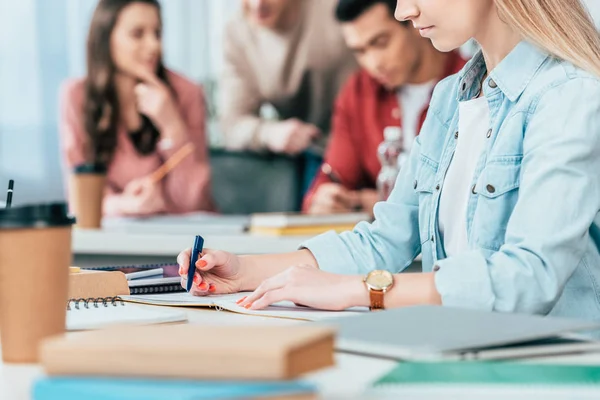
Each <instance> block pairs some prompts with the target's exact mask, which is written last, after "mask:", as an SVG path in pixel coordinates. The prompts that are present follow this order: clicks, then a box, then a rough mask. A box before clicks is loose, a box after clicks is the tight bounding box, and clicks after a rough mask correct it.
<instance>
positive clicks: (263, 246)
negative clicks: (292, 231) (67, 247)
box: [73, 228, 308, 267]
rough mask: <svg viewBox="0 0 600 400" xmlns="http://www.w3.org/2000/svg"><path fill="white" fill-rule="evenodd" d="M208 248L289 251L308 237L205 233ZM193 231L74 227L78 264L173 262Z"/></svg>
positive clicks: (190, 241)
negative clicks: (146, 231) (183, 232)
mask: <svg viewBox="0 0 600 400" xmlns="http://www.w3.org/2000/svg"><path fill="white" fill-rule="evenodd" d="M202 236H203V237H204V240H205V247H207V248H212V249H219V250H225V251H229V252H231V253H235V254H265V253H287V252H291V251H294V250H297V249H298V245H300V244H301V243H302V242H303V241H305V240H306V239H308V238H307V237H298V236H286V237H272V236H258V235H251V234H233V235H212V234H202ZM193 243H194V235H193V234H174V233H173V234H158V233H140V232H127V231H122V230H112V229H103V230H83V229H77V228H76V229H73V254H74V265H78V266H82V267H89V266H100V265H130V264H152V263H161V262H173V261H175V258H176V256H177V254H179V252H181V251H182V250H183V249H185V248H188V247H191V246H192V245H193Z"/></svg>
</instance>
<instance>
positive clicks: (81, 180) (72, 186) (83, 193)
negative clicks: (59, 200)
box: [69, 164, 106, 229]
mask: <svg viewBox="0 0 600 400" xmlns="http://www.w3.org/2000/svg"><path fill="white" fill-rule="evenodd" d="M105 183H106V167H104V166H103V165H100V164H83V165H79V166H77V167H76V168H75V169H74V170H73V173H72V175H71V180H70V182H69V200H70V202H71V207H72V210H73V212H74V214H75V216H76V217H77V227H78V228H84V229H99V228H100V227H101V225H102V198H103V196H104V185H105Z"/></svg>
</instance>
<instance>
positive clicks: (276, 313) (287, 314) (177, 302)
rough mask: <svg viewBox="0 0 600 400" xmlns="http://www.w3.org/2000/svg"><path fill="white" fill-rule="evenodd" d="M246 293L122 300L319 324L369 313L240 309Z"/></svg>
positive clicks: (286, 306)
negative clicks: (207, 308) (318, 322)
mask: <svg viewBox="0 0 600 400" xmlns="http://www.w3.org/2000/svg"><path fill="white" fill-rule="evenodd" d="M249 294H250V293H234V294H226V295H214V296H205V297H197V296H192V295H191V294H189V293H168V294H156V295H142V296H139V295H136V296H121V297H122V298H123V300H125V301H129V302H134V303H143V304H151V305H158V306H176V307H218V308H222V309H224V310H227V311H231V312H235V313H239V314H247V315H257V316H261V317H273V318H285V319H296V320H304V321H321V320H325V319H330V318H331V319H333V318H340V317H349V316H353V315H360V314H361V313H364V312H367V311H368V310H369V309H368V308H366V307H355V308H351V309H348V310H345V311H323V310H315V309H311V308H307V307H299V306H297V305H295V304H294V303H292V302H290V301H282V302H279V303H275V304H273V305H272V306H270V307H268V308H266V309H264V310H247V309H245V308H243V307H240V306H239V305H238V304H237V303H236V302H237V301H238V300H239V299H241V298H242V297H245V296H248V295H249Z"/></svg>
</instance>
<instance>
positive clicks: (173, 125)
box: [135, 73, 185, 143]
mask: <svg viewBox="0 0 600 400" xmlns="http://www.w3.org/2000/svg"><path fill="white" fill-rule="evenodd" d="M139 78H140V79H142V83H138V84H137V85H136V87H135V97H136V100H137V108H138V111H139V112H140V113H141V114H144V115H146V116H147V117H148V118H150V119H151V120H152V122H153V123H154V124H155V125H156V127H157V128H158V130H159V131H160V133H161V136H163V138H167V139H171V140H173V142H175V143H179V142H181V141H182V140H184V139H185V137H183V133H185V132H184V130H182V129H180V128H181V127H183V126H185V124H184V122H183V120H182V118H181V114H180V112H179V108H178V106H177V104H176V102H175V99H174V98H173V95H172V93H171V90H170V89H169V87H168V86H167V85H166V84H165V83H164V82H163V81H161V80H160V79H159V78H158V77H156V76H155V75H153V74H150V73H148V74H140V76H139ZM174 135H175V136H176V137H173V136H174ZM164 136H167V137H164ZM180 136H181V137H180Z"/></svg>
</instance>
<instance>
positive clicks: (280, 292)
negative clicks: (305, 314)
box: [250, 286, 290, 310]
mask: <svg viewBox="0 0 600 400" xmlns="http://www.w3.org/2000/svg"><path fill="white" fill-rule="evenodd" d="M289 291H290V288H289V287H288V286H284V287H281V288H279V289H274V290H270V291H267V292H266V293H265V294H263V296H262V297H261V298H259V299H258V300H256V301H255V302H254V303H251V305H250V309H251V310H262V309H264V308H267V307H269V306H270V305H272V304H275V303H278V302H280V301H283V300H290V293H289Z"/></svg>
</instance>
